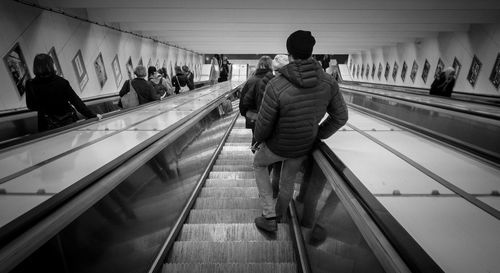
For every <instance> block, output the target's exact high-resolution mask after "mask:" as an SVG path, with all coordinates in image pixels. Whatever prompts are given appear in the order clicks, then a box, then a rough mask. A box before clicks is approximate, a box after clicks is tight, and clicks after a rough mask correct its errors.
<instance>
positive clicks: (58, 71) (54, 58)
mask: <svg viewBox="0 0 500 273" xmlns="http://www.w3.org/2000/svg"><path fill="white" fill-rule="evenodd" d="M49 56H50V57H51V58H52V61H54V69H55V70H56V75H57V76H59V77H62V76H63V73H62V69H61V64H60V63H59V58H57V54H56V48H55V47H52V48H51V49H50V50H49Z"/></svg>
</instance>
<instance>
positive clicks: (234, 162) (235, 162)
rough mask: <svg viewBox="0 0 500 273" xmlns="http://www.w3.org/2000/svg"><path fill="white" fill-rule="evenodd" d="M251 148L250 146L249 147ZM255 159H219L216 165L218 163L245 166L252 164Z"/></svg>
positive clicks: (216, 164)
mask: <svg viewBox="0 0 500 273" xmlns="http://www.w3.org/2000/svg"><path fill="white" fill-rule="evenodd" d="M248 149H250V148H248ZM252 162H253V159H252V160H250V161H248V160H232V159H220V158H219V159H217V161H216V162H215V166H218V165H245V166H252Z"/></svg>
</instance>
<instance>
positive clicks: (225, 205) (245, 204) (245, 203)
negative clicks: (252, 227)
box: [194, 197, 261, 209]
mask: <svg viewBox="0 0 500 273" xmlns="http://www.w3.org/2000/svg"><path fill="white" fill-rule="evenodd" d="M260 208H261V206H260V202H259V198H247V197H226V198H220V197H199V198H198V199H196V203H195V204H194V209H260Z"/></svg>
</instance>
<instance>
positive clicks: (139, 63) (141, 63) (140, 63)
mask: <svg viewBox="0 0 500 273" xmlns="http://www.w3.org/2000/svg"><path fill="white" fill-rule="evenodd" d="M139 65H141V66H144V63H143V62H142V57H141V58H140V59H139V62H138V63H137V66H139Z"/></svg>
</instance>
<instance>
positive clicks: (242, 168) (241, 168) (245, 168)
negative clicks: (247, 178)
mask: <svg viewBox="0 0 500 273" xmlns="http://www.w3.org/2000/svg"><path fill="white" fill-rule="evenodd" d="M212 171H213V172H253V167H252V165H250V164H247V165H214V166H213V167H212Z"/></svg>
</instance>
